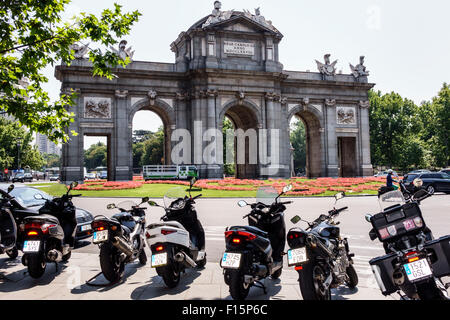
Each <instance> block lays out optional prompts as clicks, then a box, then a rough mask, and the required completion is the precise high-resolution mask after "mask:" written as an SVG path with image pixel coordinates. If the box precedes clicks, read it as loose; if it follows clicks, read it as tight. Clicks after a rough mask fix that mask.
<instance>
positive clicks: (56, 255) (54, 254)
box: [47, 249, 62, 262]
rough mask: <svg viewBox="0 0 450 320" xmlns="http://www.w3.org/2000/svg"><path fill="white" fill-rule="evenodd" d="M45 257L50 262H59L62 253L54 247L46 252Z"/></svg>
mask: <svg viewBox="0 0 450 320" xmlns="http://www.w3.org/2000/svg"><path fill="white" fill-rule="evenodd" d="M47 259H48V260H49V261H50V262H59V261H61V260H62V253H61V252H60V251H58V250H56V249H52V250H50V251H49V252H48V253H47Z"/></svg>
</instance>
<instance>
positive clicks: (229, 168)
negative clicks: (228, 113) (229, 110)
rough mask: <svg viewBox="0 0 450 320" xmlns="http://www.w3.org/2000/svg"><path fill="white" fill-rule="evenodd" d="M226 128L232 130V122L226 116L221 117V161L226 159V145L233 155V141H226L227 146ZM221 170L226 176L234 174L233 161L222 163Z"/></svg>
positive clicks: (234, 165)
mask: <svg viewBox="0 0 450 320" xmlns="http://www.w3.org/2000/svg"><path fill="white" fill-rule="evenodd" d="M227 130H234V125H233V122H231V120H230V119H229V118H227V117H225V118H224V119H223V127H222V134H223V158H224V159H223V161H224V162H225V161H226V159H225V157H226V148H227V147H228V148H229V149H230V150H232V151H233V154H232V156H233V157H234V141H228V143H229V144H231V145H228V146H227V144H226V143H227V141H226V132H227ZM223 171H224V174H225V175H226V176H234V175H235V174H236V164H235V163H224V165H223Z"/></svg>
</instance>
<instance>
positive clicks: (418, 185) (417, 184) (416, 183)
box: [413, 178, 423, 188]
mask: <svg viewBox="0 0 450 320" xmlns="http://www.w3.org/2000/svg"><path fill="white" fill-rule="evenodd" d="M413 184H414V186H415V187H416V188H420V187H421V186H422V185H423V181H422V179H419V178H415V179H414V181H413Z"/></svg>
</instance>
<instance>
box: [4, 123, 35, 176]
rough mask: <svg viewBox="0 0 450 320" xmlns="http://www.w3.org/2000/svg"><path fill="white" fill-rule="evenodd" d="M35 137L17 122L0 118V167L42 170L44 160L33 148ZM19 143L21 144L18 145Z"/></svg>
mask: <svg viewBox="0 0 450 320" xmlns="http://www.w3.org/2000/svg"><path fill="white" fill-rule="evenodd" d="M32 141H33V135H32V133H31V132H28V131H27V130H25V129H24V128H23V127H22V126H20V125H19V124H18V123H17V122H13V121H10V120H7V119H5V118H3V117H0V167H1V168H17V162H18V161H17V160H18V157H19V163H20V164H19V166H20V167H21V168H24V167H26V166H29V167H30V168H31V169H33V170H39V169H41V167H42V165H43V164H44V160H43V158H42V156H41V154H40V153H39V151H38V150H37V149H36V147H35V146H32ZM18 142H19V143H18Z"/></svg>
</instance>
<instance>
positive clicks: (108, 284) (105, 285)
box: [85, 271, 121, 287]
mask: <svg viewBox="0 0 450 320" xmlns="http://www.w3.org/2000/svg"><path fill="white" fill-rule="evenodd" d="M101 274H103V272H101V271H100V272H99V273H97V274H96V275H95V276H93V277H92V278H90V279H89V280H86V282H85V283H86V284H87V285H88V286H92V287H109V286H113V285H115V284H117V283H119V282H120V280H121V279H119V280H117V281H114V282H110V283H105V284H103V283H91V281H92V280H94V279H96V278H98V276H99V275H101Z"/></svg>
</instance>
